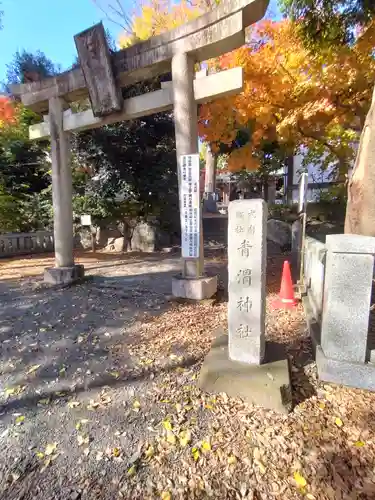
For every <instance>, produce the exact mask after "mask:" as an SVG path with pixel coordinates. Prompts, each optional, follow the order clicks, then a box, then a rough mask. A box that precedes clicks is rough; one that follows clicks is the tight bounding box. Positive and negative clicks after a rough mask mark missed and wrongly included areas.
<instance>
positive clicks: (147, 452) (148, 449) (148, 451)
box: [145, 444, 155, 459]
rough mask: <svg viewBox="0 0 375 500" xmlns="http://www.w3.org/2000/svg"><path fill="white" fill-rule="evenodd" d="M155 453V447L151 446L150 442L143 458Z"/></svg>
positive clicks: (150, 456)
mask: <svg viewBox="0 0 375 500" xmlns="http://www.w3.org/2000/svg"><path fill="white" fill-rule="evenodd" d="M154 454H155V448H154V447H153V446H152V444H150V446H149V447H148V448H147V450H146V451H145V458H148V459H150V458H152V457H153V456H154Z"/></svg>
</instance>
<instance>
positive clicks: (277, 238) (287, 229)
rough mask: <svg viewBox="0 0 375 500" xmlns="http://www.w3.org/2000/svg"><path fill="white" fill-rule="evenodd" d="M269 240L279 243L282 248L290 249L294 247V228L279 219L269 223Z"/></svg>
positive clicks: (271, 220)
mask: <svg viewBox="0 0 375 500" xmlns="http://www.w3.org/2000/svg"><path fill="white" fill-rule="evenodd" d="M267 240H270V241H273V242H274V243H277V244H278V245H279V246H280V248H285V249H287V248H290V247H291V245H292V226H291V225H290V224H288V223H287V222H284V221H282V220H277V219H270V220H269V221H267Z"/></svg>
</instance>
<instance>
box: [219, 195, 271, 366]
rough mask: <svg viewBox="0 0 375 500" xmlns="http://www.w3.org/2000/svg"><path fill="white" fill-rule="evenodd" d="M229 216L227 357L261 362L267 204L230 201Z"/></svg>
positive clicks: (256, 200) (254, 201)
mask: <svg viewBox="0 0 375 500" xmlns="http://www.w3.org/2000/svg"><path fill="white" fill-rule="evenodd" d="M228 218H229V227H228V273H229V281H228V292H229V301H228V325H229V357H230V359H232V360H233V361H241V362H243V363H250V364H260V363H261V362H262V360H263V358H264V352H265V314H266V289H265V285H266V257H267V255H266V253H267V246H266V230H267V203H266V202H265V201H264V200H262V199H253V200H236V201H232V202H231V203H230V204H229V211H228Z"/></svg>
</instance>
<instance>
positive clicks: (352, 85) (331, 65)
mask: <svg viewBox="0 0 375 500" xmlns="http://www.w3.org/2000/svg"><path fill="white" fill-rule="evenodd" d="M248 40H249V41H248V44H247V45H246V46H244V47H242V48H240V49H239V50H236V51H234V52H232V53H230V54H227V55H224V56H222V57H220V58H219V59H218V60H215V61H214V63H213V64H212V65H211V66H213V67H214V69H215V70H216V71H218V70H221V69H227V68H233V67H235V66H242V67H243V69H244V78H245V85H244V91H243V92H242V93H241V94H239V95H236V96H232V97H228V98H223V99H219V100H216V101H214V102H212V103H209V104H206V105H203V106H202V107H201V111H200V121H199V133H200V136H201V138H202V139H203V140H205V141H207V142H209V143H211V144H212V148H213V150H214V151H215V148H216V150H217V149H218V145H219V143H224V144H231V143H232V141H233V140H234V138H235V137H236V135H237V132H238V131H239V130H241V129H242V130H243V129H248V130H249V132H250V135H251V142H249V143H248V144H246V145H245V146H244V147H242V148H240V149H236V150H234V151H233V152H232V153H231V155H230V158H229V168H230V169H231V170H233V171H235V170H239V169H241V168H243V167H245V168H246V169H248V170H252V169H254V168H257V166H258V164H257V161H256V160H255V155H253V153H255V152H256V151H257V148H259V147H260V146H261V143H262V141H263V140H275V139H277V140H279V141H281V142H285V143H287V144H290V145H291V146H298V145H301V144H304V145H307V146H309V145H310V144H312V143H313V142H316V141H320V142H321V143H322V144H324V145H325V146H326V147H327V148H328V149H331V150H332V151H334V152H335V154H336V155H337V157H340V155H341V156H342V157H343V158H344V157H345V155H346V154H348V151H347V150H348V149H350V148H351V143H352V141H353V139H354V138H355V136H356V134H357V130H359V129H360V128H361V125H362V124H363V121H364V119H365V116H366V112H367V109H368V107H369V103H370V102H371V93H372V87H373V82H374V80H375V60H374V58H373V55H372V52H373V47H374V46H375V29H374V24H373V25H371V26H370V27H369V28H368V29H367V31H366V33H364V34H363V35H362V36H361V37H360V38H359V39H358V41H357V43H356V44H355V45H354V46H353V47H349V46H343V47H342V48H340V50H339V51H338V52H333V51H331V52H326V53H325V54H311V53H309V52H307V51H306V49H305V48H304V46H303V44H302V42H301V40H300V38H299V37H298V34H297V30H296V26H295V25H294V24H292V23H291V22H290V21H282V22H272V21H263V22H260V23H258V24H257V25H255V26H253V27H252V28H251V29H250V33H249V39H248Z"/></svg>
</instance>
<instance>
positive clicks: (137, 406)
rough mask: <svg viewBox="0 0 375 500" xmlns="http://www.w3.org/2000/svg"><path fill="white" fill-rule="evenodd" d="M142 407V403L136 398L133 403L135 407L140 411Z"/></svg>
mask: <svg viewBox="0 0 375 500" xmlns="http://www.w3.org/2000/svg"><path fill="white" fill-rule="evenodd" d="M140 407H141V403H140V402H139V401H138V400H137V399H136V400H135V401H134V403H133V409H134V410H136V411H138V410H139V409H140Z"/></svg>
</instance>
